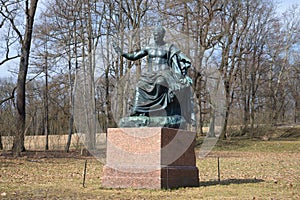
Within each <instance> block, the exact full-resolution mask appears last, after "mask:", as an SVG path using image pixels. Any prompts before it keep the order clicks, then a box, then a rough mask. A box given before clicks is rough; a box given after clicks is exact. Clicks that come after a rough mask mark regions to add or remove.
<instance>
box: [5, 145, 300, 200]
mask: <svg viewBox="0 0 300 200" xmlns="http://www.w3.org/2000/svg"><path fill="white" fill-rule="evenodd" d="M0 153H1V154H0V168H1V172H0V199H147V200H148V199H159V200H161V199H172V200H173V199H180V200H182V199H270V200H271V199H300V141H298V140H296V141H264V142H262V141H248V140H247V141H235V142H233V141H231V142H224V143H221V144H218V145H217V146H216V148H215V149H214V150H213V151H212V152H211V153H210V154H209V155H208V156H207V157H205V158H201V159H200V158H197V165H198V167H199V171H200V187H196V188H179V189H174V190H134V189H105V188H101V176H102V167H103V164H102V163H101V162H99V161H98V160H96V159H95V158H93V157H83V156H80V154H79V151H75V150H73V151H72V152H71V153H69V154H65V153H63V152H61V151H50V152H47V153H46V152H44V151H39V152H35V151H28V152H26V153H24V154H23V157H21V158H19V159H16V158H13V157H12V156H11V155H10V153H9V152H0ZM217 157H220V169H221V182H220V183H219V182H218V181H217V178H218V176H217ZM85 160H87V177H86V187H83V186H82V172H83V167H84V162H85Z"/></svg>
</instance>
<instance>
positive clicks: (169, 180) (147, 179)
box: [102, 166, 199, 189]
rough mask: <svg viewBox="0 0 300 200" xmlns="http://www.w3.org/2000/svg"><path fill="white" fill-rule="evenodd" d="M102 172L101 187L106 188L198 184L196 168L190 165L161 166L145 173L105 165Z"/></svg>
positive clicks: (164, 186)
mask: <svg viewBox="0 0 300 200" xmlns="http://www.w3.org/2000/svg"><path fill="white" fill-rule="evenodd" d="M127 170H128V169H127ZM131 170H133V169H131ZM103 172H104V176H103V178H102V187H106V188H135V189H141V188H145V189H162V188H165V189H168V188H179V187H198V186H199V178H198V174H199V171H198V168H197V167H192V166H171V167H163V168H161V169H159V170H155V171H149V172H145V173H143V172H140V173H136V172H133V171H132V172H130V171H126V170H125V169H124V170H122V171H120V170H117V169H113V168H110V167H107V166H105V167H104V169H103Z"/></svg>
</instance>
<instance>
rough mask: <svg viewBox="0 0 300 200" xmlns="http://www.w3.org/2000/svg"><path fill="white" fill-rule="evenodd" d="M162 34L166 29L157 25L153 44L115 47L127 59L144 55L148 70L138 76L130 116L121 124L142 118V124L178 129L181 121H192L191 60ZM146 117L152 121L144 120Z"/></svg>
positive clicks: (121, 125)
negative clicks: (125, 48) (127, 50)
mask: <svg viewBox="0 0 300 200" xmlns="http://www.w3.org/2000/svg"><path fill="white" fill-rule="evenodd" d="M164 36H165V29H164V28H163V27H161V26H158V27H156V28H155V29H154V31H153V37H154V43H152V44H149V45H148V46H146V47H144V48H142V49H141V50H138V51H135V52H134V53H123V52H122V50H121V48H120V47H118V46H114V47H115V50H116V52H117V53H119V54H120V55H122V56H123V57H124V58H126V59H128V60H131V61H135V60H138V59H141V58H144V57H147V62H148V70H147V71H145V72H144V73H143V74H142V75H141V77H140V79H139V81H138V83H137V86H136V91H135V98H134V105H133V109H132V112H131V114H130V116H131V117H127V118H124V119H122V120H121V122H120V124H119V126H120V127H130V126H133V127H137V126H139V125H137V124H139V121H141V122H142V123H141V124H143V126H151V124H152V125H153V124H156V125H157V126H163V127H172V128H175V127H177V128H179V127H180V124H181V126H182V124H183V123H184V124H185V123H186V122H189V123H190V122H191V113H192V106H191V88H190V85H191V83H192V80H191V78H190V77H188V76H187V70H188V68H189V67H190V66H191V60H190V59H189V58H188V57H187V56H186V55H185V54H184V53H182V52H181V51H180V50H179V49H178V48H177V47H176V46H175V45H173V44H169V43H166V42H165V41H164ZM149 116H151V118H152V120H154V121H155V122H154V121H152V123H150V124H147V123H146V122H145V123H144V122H143V121H145V120H147V117H149ZM178 116H179V118H180V119H179V118H178ZM133 117H134V118H133ZM153 117H156V118H153ZM139 119H140V120H139ZM149 119H150V118H149ZM159 121H160V122H159Z"/></svg>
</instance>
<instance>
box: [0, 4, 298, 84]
mask: <svg viewBox="0 0 300 200" xmlns="http://www.w3.org/2000/svg"><path fill="white" fill-rule="evenodd" d="M274 1H275V2H278V4H277V10H278V14H281V13H282V12H284V11H285V10H286V9H288V8H289V7H291V6H292V5H293V4H299V5H300V3H299V0H274ZM17 61H18V60H16V61H14V62H8V63H7V64H5V65H2V66H0V79H2V78H6V77H13V78H17V77H16V76H17V75H16V74H12V73H11V72H10V71H17V69H18V62H17Z"/></svg>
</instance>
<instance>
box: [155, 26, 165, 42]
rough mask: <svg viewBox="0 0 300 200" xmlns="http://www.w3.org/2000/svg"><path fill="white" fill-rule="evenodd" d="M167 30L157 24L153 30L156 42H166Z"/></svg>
mask: <svg viewBox="0 0 300 200" xmlns="http://www.w3.org/2000/svg"><path fill="white" fill-rule="evenodd" d="M165 33H166V30H165V29H164V28H163V27H162V26H156V27H155V28H154V31H153V37H154V41H155V42H156V43H161V42H164V41H163V39H164V36H165Z"/></svg>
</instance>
